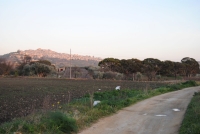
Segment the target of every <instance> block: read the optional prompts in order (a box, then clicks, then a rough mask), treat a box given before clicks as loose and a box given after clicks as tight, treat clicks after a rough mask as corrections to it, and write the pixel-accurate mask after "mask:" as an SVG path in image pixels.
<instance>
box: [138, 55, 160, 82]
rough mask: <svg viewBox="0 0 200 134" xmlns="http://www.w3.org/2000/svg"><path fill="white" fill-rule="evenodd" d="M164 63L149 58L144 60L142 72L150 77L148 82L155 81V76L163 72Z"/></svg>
mask: <svg viewBox="0 0 200 134" xmlns="http://www.w3.org/2000/svg"><path fill="white" fill-rule="evenodd" d="M161 67H162V62H161V61H160V60H158V59H154V58H147V59H144V60H143V69H142V71H143V72H144V73H145V74H146V76H147V77H148V80H150V81H151V80H153V79H155V76H156V74H157V72H158V71H159V70H161Z"/></svg>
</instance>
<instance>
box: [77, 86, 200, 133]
mask: <svg viewBox="0 0 200 134" xmlns="http://www.w3.org/2000/svg"><path fill="white" fill-rule="evenodd" d="M195 91H200V86H199V87H192V88H186V89H183V90H180V91H176V92H171V93H166V94H163V95H159V96H156V97H153V98H150V99H147V100H144V101H141V102H139V103H137V104H135V105H132V106H130V107H127V108H124V109H123V110H120V111H119V112H118V113H117V114H115V115H112V116H110V117H106V118H103V119H100V120H99V121H98V122H97V123H95V124H94V125H92V126H91V127H90V128H88V129H86V130H84V131H82V132H81V133H80V134H178V130H179V127H180V125H181V122H182V120H183V117H184V113H185V110H186V109H187V105H188V104H189V102H190V100H191V98H192V96H193V94H194V92H195ZM173 109H174V110H173ZM176 110H177V111H176ZM179 110H180V111H179Z"/></svg>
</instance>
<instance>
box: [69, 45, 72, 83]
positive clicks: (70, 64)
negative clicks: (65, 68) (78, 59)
mask: <svg viewBox="0 0 200 134" xmlns="http://www.w3.org/2000/svg"><path fill="white" fill-rule="evenodd" d="M71 58H72V57H71V48H70V66H69V78H70V79H71Z"/></svg>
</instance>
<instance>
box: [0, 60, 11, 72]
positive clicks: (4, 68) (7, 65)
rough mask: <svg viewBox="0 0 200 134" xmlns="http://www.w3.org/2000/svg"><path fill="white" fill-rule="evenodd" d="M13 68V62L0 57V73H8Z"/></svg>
mask: <svg viewBox="0 0 200 134" xmlns="http://www.w3.org/2000/svg"><path fill="white" fill-rule="evenodd" d="M12 69H13V64H12V63H11V62H8V61H6V60H5V59H3V58H0V75H8V74H9V73H10V72H11V70H12Z"/></svg>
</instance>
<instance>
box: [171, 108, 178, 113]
mask: <svg viewBox="0 0 200 134" xmlns="http://www.w3.org/2000/svg"><path fill="white" fill-rule="evenodd" d="M172 110H174V111H175V112H179V111H180V110H179V109H177V108H174V109H172Z"/></svg>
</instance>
